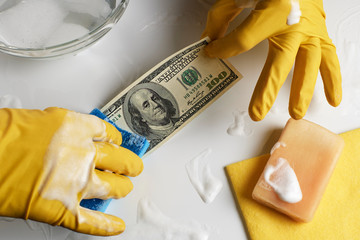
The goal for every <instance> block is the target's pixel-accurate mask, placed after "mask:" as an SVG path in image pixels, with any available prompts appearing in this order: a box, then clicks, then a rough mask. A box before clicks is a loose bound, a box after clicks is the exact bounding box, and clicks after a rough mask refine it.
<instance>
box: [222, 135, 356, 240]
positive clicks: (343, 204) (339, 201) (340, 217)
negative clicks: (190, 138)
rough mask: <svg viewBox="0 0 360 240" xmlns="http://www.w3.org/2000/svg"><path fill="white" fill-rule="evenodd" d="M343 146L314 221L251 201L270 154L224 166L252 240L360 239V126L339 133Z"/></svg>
mask: <svg viewBox="0 0 360 240" xmlns="http://www.w3.org/2000/svg"><path fill="white" fill-rule="evenodd" d="M340 136H341V137H342V138H343V139H344V140H345V147H344V150H343V152H342V154H341V157H340V158H339V160H338V163H337V165H336V167H335V170H334V172H333V175H332V176H331V178H330V182H329V184H328V186H327V188H326V191H325V193H324V195H323V198H322V200H321V202H320V205H319V207H318V209H317V211H316V212H315V216H314V218H313V220H312V221H311V222H309V223H299V222H295V221H293V220H291V219H290V218H289V217H287V216H286V215H283V214H281V213H279V212H277V211H275V210H273V209H271V208H268V207H265V206H263V205H261V204H259V203H258V202H256V201H254V200H253V199H252V197H251V194H252V191H253V189H254V187H255V185H256V182H257V180H258V179H259V177H260V175H261V173H262V171H263V169H264V167H265V164H266V162H267V160H268V159H269V157H270V155H269V154H267V155H263V156H260V157H255V158H251V159H248V160H244V161H240V162H237V163H234V164H231V165H228V166H226V172H227V174H228V178H229V182H230V184H231V186H232V188H233V193H234V195H235V198H236V200H237V203H238V206H239V207H240V214H242V215H243V218H244V220H245V223H246V226H247V229H248V234H249V236H250V238H251V239H252V240H266V239H271V240H274V239H280V240H282V239H284V240H296V239H299V240H332V239H333V240H340V239H346V240H357V239H360V129H356V130H353V131H349V132H345V133H343V134H340Z"/></svg>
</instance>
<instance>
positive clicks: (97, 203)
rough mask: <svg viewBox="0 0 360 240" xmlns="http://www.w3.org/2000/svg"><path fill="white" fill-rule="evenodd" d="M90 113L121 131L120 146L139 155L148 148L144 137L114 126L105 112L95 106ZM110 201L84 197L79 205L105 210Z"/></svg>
mask: <svg viewBox="0 0 360 240" xmlns="http://www.w3.org/2000/svg"><path fill="white" fill-rule="evenodd" d="M90 114H92V115H94V116H97V117H99V118H101V119H103V120H105V121H107V122H108V123H111V124H112V125H114V126H115V127H116V129H117V130H119V132H121V135H122V143H121V146H122V147H124V148H127V149H129V150H131V151H132V152H134V153H136V154H137V155H138V156H139V157H142V156H143V155H144V154H145V152H146V150H147V149H148V147H149V145H150V144H149V142H148V141H147V140H146V138H145V137H143V136H139V135H136V134H134V133H130V132H127V131H125V130H123V129H121V128H119V127H118V126H116V124H115V123H114V122H113V121H111V120H110V119H109V118H108V117H107V116H106V115H105V114H103V113H102V112H101V111H100V110H99V109H97V108H95V109H94V110H92V111H91V113H90ZM110 201H111V199H107V200H102V199H98V198H94V199H84V200H82V201H81V202H80V206H82V207H85V208H89V209H91V210H97V211H100V212H105V210H106V208H107V207H108V205H109V203H110Z"/></svg>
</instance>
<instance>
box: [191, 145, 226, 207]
mask: <svg viewBox="0 0 360 240" xmlns="http://www.w3.org/2000/svg"><path fill="white" fill-rule="evenodd" d="M210 153H211V149H206V150H204V151H203V152H201V153H200V154H199V155H198V156H196V157H195V158H193V159H192V160H191V161H189V162H188V163H187V164H186V170H187V174H188V176H189V179H190V182H191V183H192V185H193V187H194V188H195V190H196V191H197V193H198V194H199V196H200V197H201V199H202V200H203V201H204V202H205V203H211V202H212V201H214V199H215V198H216V196H217V195H218V194H219V193H220V191H221V189H222V187H223V184H222V182H221V181H220V180H219V179H217V178H216V177H215V176H214V175H213V173H212V171H211V169H210V166H209V164H208V163H206V162H205V163H204V161H206V160H207V158H208V155H209V154H210Z"/></svg>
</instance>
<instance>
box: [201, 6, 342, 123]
mask: <svg viewBox="0 0 360 240" xmlns="http://www.w3.org/2000/svg"><path fill="white" fill-rule="evenodd" d="M245 7H255V8H254V10H252V11H251V13H250V15H249V16H248V17H247V18H246V19H245V20H244V21H243V22H242V23H241V24H240V25H239V26H238V27H237V28H236V29H235V30H233V31H232V32H230V33H229V34H227V35H226V36H225V34H226V31H227V29H228V26H229V24H230V22H231V21H233V20H234V19H235V17H236V16H237V15H239V14H240V12H241V11H242V10H243V9H244V8H245ZM206 36H208V37H210V38H211V40H213V41H212V42H211V43H210V44H209V45H208V46H207V47H206V48H205V51H206V53H207V54H208V55H209V56H210V57H218V58H229V57H232V56H235V55H237V54H240V53H243V52H246V51H248V50H250V49H251V48H253V47H254V46H256V45H257V44H258V43H260V42H261V41H263V40H265V39H268V43H269V51H268V56H267V60H266V62H265V65H264V67H263V70H262V72H261V74H260V77H259V79H258V82H257V85H256V87H255V90H254V93H253V96H252V99H251V101H250V105H249V115H250V117H251V118H252V119H253V120H255V121H259V120H262V119H263V118H264V117H265V116H266V114H267V113H268V111H269V110H270V108H271V107H272V105H273V104H274V102H275V99H276V97H277V94H278V92H279V90H280V88H281V86H282V85H283V83H284V81H285V80H286V78H287V76H288V74H289V72H290V70H291V68H292V67H293V65H294V63H295V67H294V74H293V79H292V85H291V92H290V101H289V113H290V115H291V116H292V117H293V118H294V119H300V118H302V117H303V116H304V115H305V113H306V111H307V109H308V107H309V104H310V101H311V98H312V95H313V92H314V87H315V83H316V79H317V76H318V71H319V69H320V73H321V76H322V80H323V83H324V89H325V95H326V98H327V101H328V102H329V104H330V105H332V106H334V107H335V106H338V105H339V104H340V102H341V98H342V89H341V74H340V65H339V60H338V57H337V54H336V48H335V46H334V45H333V43H332V41H331V39H330V38H329V36H328V33H327V29H326V24H325V13H324V9H323V1H322V0H261V1H258V0H217V1H216V3H215V4H214V5H213V6H212V8H211V9H210V11H209V13H208V19H207V25H206V28H205V30H204V32H203V34H202V37H206Z"/></svg>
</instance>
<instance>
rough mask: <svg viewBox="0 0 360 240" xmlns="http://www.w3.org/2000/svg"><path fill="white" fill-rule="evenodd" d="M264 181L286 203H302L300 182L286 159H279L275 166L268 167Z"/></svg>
mask: <svg viewBox="0 0 360 240" xmlns="http://www.w3.org/2000/svg"><path fill="white" fill-rule="evenodd" d="M264 179H265V181H266V182H267V183H268V184H269V185H270V186H271V187H272V188H273V189H274V191H275V192H276V194H277V195H278V196H279V198H280V199H281V200H283V201H284V202H288V203H297V202H299V201H301V199H302V192H301V188H300V184H299V181H298V179H297V177H296V174H295V172H294V169H292V168H291V166H290V165H289V163H288V161H287V160H286V159H284V158H279V159H278V162H277V164H276V165H275V166H272V165H268V166H267V167H266V168H265V171H264Z"/></svg>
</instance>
